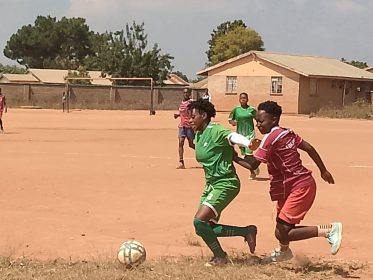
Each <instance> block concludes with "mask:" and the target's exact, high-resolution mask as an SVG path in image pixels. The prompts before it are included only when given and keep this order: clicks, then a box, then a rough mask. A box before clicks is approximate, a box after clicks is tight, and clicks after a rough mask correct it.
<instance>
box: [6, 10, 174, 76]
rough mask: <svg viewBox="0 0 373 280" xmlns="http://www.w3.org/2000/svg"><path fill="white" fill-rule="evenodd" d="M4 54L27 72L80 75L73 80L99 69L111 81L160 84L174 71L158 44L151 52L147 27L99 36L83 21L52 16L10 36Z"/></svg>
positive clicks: (41, 19) (139, 26) (38, 19)
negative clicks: (42, 70) (38, 70)
mask: <svg viewBox="0 0 373 280" xmlns="http://www.w3.org/2000/svg"><path fill="white" fill-rule="evenodd" d="M4 55H5V56H6V57H8V58H10V59H13V60H16V61H17V62H18V63H19V64H21V65H24V66H26V68H55V69H66V70H78V72H74V71H72V72H71V73H70V75H75V74H76V75H78V74H77V73H80V74H79V75H83V74H84V73H83V72H84V71H83V72H82V71H80V70H81V69H89V70H98V71H103V72H106V73H108V74H110V75H112V76H113V77H152V78H153V80H154V81H155V82H157V83H162V81H163V80H164V79H165V78H166V77H167V75H168V74H169V73H170V72H171V71H172V65H171V60H172V59H173V57H172V56H170V55H169V54H162V53H161V49H160V48H159V47H158V44H154V45H153V46H152V47H151V48H148V41H147V34H146V33H145V30H144V23H142V24H136V22H133V24H132V25H129V24H126V26H125V28H124V29H122V30H120V31H116V32H105V33H102V34H100V33H95V32H93V31H91V30H90V29H89V26H88V25H87V24H86V22H85V19H83V18H66V17H63V18H62V19H61V20H59V21H57V20H56V18H53V17H50V16H47V17H44V16H38V17H37V18H36V20H35V23H34V25H31V24H29V25H25V26H23V27H21V28H20V29H19V30H18V31H17V33H15V34H13V35H12V36H11V37H10V39H9V41H8V42H7V44H6V46H5V49H4ZM82 67H83V68H82ZM79 69H80V70H79ZM82 73H83V74H82Z"/></svg>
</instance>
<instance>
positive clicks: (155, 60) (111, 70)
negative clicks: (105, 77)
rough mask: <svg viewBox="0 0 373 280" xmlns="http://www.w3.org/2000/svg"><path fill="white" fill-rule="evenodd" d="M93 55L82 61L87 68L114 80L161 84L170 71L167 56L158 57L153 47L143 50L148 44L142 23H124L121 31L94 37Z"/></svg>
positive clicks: (156, 49)
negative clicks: (145, 79) (146, 80)
mask: <svg viewBox="0 0 373 280" xmlns="http://www.w3.org/2000/svg"><path fill="white" fill-rule="evenodd" d="M95 41H96V42H98V43H99V46H96V47H94V50H95V55H94V56H92V57H88V58H87V59H86V66H87V68H89V69H95V70H100V71H103V72H106V73H108V74H110V75H111V76H112V77H113V78H115V77H126V78H131V77H152V78H153V80H154V81H155V82H156V83H158V84H161V83H162V81H163V80H165V79H166V77H167V75H168V74H169V73H170V72H171V70H172V66H171V60H172V59H173V57H171V56H170V55H169V54H161V49H160V48H159V47H158V45H157V44H154V46H153V47H152V48H151V49H147V45H148V41H147V34H145V30H144V23H142V24H140V25H139V24H136V23H135V22H133V24H132V25H131V26H130V25H128V24H126V28H125V30H121V31H116V32H106V33H104V34H102V35H100V36H99V35H97V36H96V38H95ZM118 83H119V84H143V83H144V82H143V81H142V82H118Z"/></svg>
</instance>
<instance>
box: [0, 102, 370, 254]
mask: <svg viewBox="0 0 373 280" xmlns="http://www.w3.org/2000/svg"><path fill="white" fill-rule="evenodd" d="M173 113H174V112H171V111H159V112H157V114H156V115H155V116H150V115H149V114H148V112H145V111H135V112H134V111H95V110H92V111H72V112H71V113H69V114H66V113H62V112H61V111H57V110H21V109H10V110H9V112H8V114H4V116H3V121H4V126H5V134H0V158H1V179H0V187H1V193H0V215H1V226H0V236H1V238H0V255H3V256H12V257H17V256H26V257H30V258H39V259H55V258H58V257H62V258H70V257H71V258H73V259H75V258H78V259H83V258H84V259H90V258H98V257H114V256H115V255H116V252H117V248H118V247H119V245H120V244H121V243H122V242H123V241H125V240H127V239H130V238H135V239H137V240H139V241H140V242H142V243H143V244H144V245H145V247H146V249H147V253H148V256H149V257H151V258H154V257H159V256H170V255H176V256H178V255H201V254H204V255H206V254H207V255H209V252H208V250H207V249H206V247H205V246H189V245H188V243H190V242H191V241H192V240H198V239H197V238H196V237H195V234H194V229H193V223H192V220H193V215H194V213H195V211H196V209H197V205H198V200H199V197H200V195H201V193H202V190H203V187H204V177H203V170H202V169H201V168H200V166H199V164H198V163H197V162H196V161H195V159H194V153H193V151H192V150H190V149H189V148H187V147H186V155H185V157H186V166H187V169H185V170H176V169H175V167H176V166H177V164H178V155H177V145H178V140H177V120H174V119H173ZM216 121H217V122H220V123H222V124H224V125H226V126H227V127H229V125H228V123H227V114H225V113H218V115H217V118H216ZM282 125H283V126H285V127H291V128H293V129H294V130H295V131H296V132H297V133H299V134H300V135H301V136H302V137H303V138H304V139H305V140H307V141H309V142H310V143H311V144H313V145H314V146H315V147H316V149H317V150H318V152H319V153H320V155H321V156H322V158H323V160H324V162H325V164H326V165H327V167H328V169H329V170H330V171H331V172H332V174H333V176H334V178H335V180H336V184H335V185H328V184H327V183H325V182H324V181H323V180H322V179H321V178H320V175H319V172H318V170H317V168H316V166H315V165H314V164H313V163H312V161H311V159H310V158H309V157H308V156H307V155H306V154H304V153H302V159H303V162H304V164H306V166H307V167H308V168H310V169H311V170H313V171H314V176H315V178H316V181H317V183H318V194H317V198H316V201H315V203H314V206H313V208H312V209H311V211H310V212H309V214H308V215H307V216H306V219H305V220H304V222H303V224H305V225H313V224H323V223H328V222H332V221H341V222H343V224H344V235H343V238H344V239H343V245H342V248H341V250H340V252H339V253H338V255H336V256H333V257H332V256H331V255H330V253H329V252H330V247H329V245H328V244H327V241H326V240H324V239H322V238H318V239H311V240H306V241H302V242H295V243H294V244H293V245H292V248H293V250H294V252H295V253H296V254H298V255H306V256H309V257H315V256H316V257H317V256H322V257H324V258H326V259H329V258H332V259H333V258H335V259H343V260H353V259H355V260H362V261H371V260H372V258H373V242H372V241H371V236H372V232H373V223H372V209H373V203H372V198H373V188H372V182H373V157H372V148H371V146H372V143H373V122H372V121H364V120H338V119H322V118H308V117H306V116H283V118H282ZM237 170H238V173H239V175H240V178H241V182H242V187H241V193H240V194H239V195H238V197H237V198H236V199H235V200H234V201H233V202H232V204H231V205H229V207H228V208H227V209H226V210H225V211H224V212H223V215H222V218H221V222H222V223H226V224H233V225H242V226H245V225H248V224H256V225H257V226H258V229H259V232H258V245H257V253H258V254H264V253H266V252H269V251H270V250H271V249H273V248H274V247H275V246H276V245H277V243H276V240H275V238H274V233H273V231H274V223H275V220H274V212H273V209H274V204H273V203H272V202H271V201H270V199H269V195H268V185H269V182H268V181H267V178H268V175H267V171H266V167H265V166H261V174H260V176H259V177H260V178H259V180H257V181H249V180H248V177H249V172H248V171H247V170H244V169H243V168H241V167H237ZM200 243H201V244H202V241H201V240H200ZM221 243H222V245H223V247H224V248H225V249H226V250H227V251H228V252H229V251H232V250H234V251H236V252H241V251H244V252H247V251H248V249H247V248H246V245H245V244H244V242H243V239H242V238H225V239H221Z"/></svg>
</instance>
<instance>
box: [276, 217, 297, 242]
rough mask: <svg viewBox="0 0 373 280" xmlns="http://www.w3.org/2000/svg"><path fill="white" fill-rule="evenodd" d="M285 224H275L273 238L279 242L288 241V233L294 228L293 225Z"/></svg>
mask: <svg viewBox="0 0 373 280" xmlns="http://www.w3.org/2000/svg"><path fill="white" fill-rule="evenodd" d="M285 223H286V222H283V223H281V221H277V224H276V229H275V236H276V238H277V239H278V240H280V241H288V240H289V231H290V230H291V229H292V228H293V227H294V226H293V225H290V224H287V223H286V224H285Z"/></svg>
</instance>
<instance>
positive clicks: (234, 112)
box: [228, 109, 237, 126]
mask: <svg viewBox="0 0 373 280" xmlns="http://www.w3.org/2000/svg"><path fill="white" fill-rule="evenodd" d="M235 115H236V109H233V110H232V112H230V114H229V118H228V122H229V124H231V125H232V126H236V125H237V121H236V120H235Z"/></svg>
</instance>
